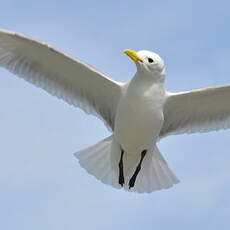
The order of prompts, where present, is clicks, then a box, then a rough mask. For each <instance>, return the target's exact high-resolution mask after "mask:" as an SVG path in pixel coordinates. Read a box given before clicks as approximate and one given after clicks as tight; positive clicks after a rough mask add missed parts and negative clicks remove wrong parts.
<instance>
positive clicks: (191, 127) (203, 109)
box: [160, 85, 230, 137]
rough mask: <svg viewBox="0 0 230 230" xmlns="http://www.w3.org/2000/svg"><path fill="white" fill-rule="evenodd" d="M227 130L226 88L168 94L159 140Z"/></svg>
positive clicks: (229, 88) (229, 103) (229, 105)
mask: <svg viewBox="0 0 230 230" xmlns="http://www.w3.org/2000/svg"><path fill="white" fill-rule="evenodd" d="M227 128H230V85H223V86H217V87H209V88H204V89H197V90H191V91H186V92H180V93H168V97H167V99H166V102H165V106H164V124H163V127H162V130H161V133H160V137H164V136H167V135H170V134H181V133H194V132H209V131H212V130H219V129H227Z"/></svg>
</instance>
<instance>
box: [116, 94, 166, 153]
mask: <svg viewBox="0 0 230 230" xmlns="http://www.w3.org/2000/svg"><path fill="white" fill-rule="evenodd" d="M132 102H134V103H132ZM162 123H163V112H162V109H161V108H160V107H159V105H158V104H155V102H154V101H153V100H151V99H150V100H149V99H146V98H144V97H137V98H135V100H134V98H132V99H131V100H130V98H125V99H124V100H122V102H121V103H120V105H119V108H118V113H117V116H116V120H115V130H114V135H115V138H116V140H117V142H118V143H119V144H120V146H121V148H122V149H124V150H125V151H126V152H127V153H130V154H140V152H142V151H143V150H145V149H149V148H151V147H152V146H153V143H154V142H156V140H157V138H158V135H159V132H160V129H161V126H162Z"/></svg>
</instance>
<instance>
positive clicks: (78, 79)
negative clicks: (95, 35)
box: [0, 30, 121, 129]
mask: <svg viewBox="0 0 230 230" xmlns="http://www.w3.org/2000/svg"><path fill="white" fill-rule="evenodd" d="M0 66H2V67H4V68H6V69H8V70H9V71H11V72H13V73H14V74H16V75H18V76H19V77H21V78H23V79H25V80H26V81H28V82H30V83H32V84H34V85H36V86H37V87H40V88H42V89H44V90H45V91H47V92H48V93H50V94H51V95H54V96H56V97H58V98H60V99H62V100H64V101H66V102H67V103H69V104H70V105H73V106H76V107H80V108H81V109H83V110H84V111H85V112H86V113H90V114H93V115H96V116H97V117H99V118H100V119H102V120H103V121H104V122H105V124H106V125H107V126H108V127H110V128H111V129H113V127H114V124H113V123H114V116H115V113H116V106H117V103H118V101H119V98H120V91H121V84H120V83H118V82H115V81H113V80H111V79H110V78H108V77H107V76H105V75H104V74H102V73H100V72H98V71H96V70H95V69H93V68H92V67H91V66H89V65H87V64H84V63H83V62H81V61H80V60H77V59H74V58H72V57H70V56H68V55H66V54H64V53H62V52H60V51H58V50H57V49H55V48H53V47H52V46H50V45H48V44H46V43H42V42H38V41H36V40H33V39H30V38H28V37H25V36H23V35H20V34H17V33H14V32H10V31H5V30H0Z"/></svg>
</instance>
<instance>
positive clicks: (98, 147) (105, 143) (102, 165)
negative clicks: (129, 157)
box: [74, 136, 121, 188]
mask: <svg viewBox="0 0 230 230" xmlns="http://www.w3.org/2000/svg"><path fill="white" fill-rule="evenodd" d="M112 139H113V136H110V137H107V138H105V139H104V140H102V141H100V142H98V143H96V144H94V145H92V146H90V147H88V148H86V149H83V150H81V151H79V152H76V153H74V155H75V157H76V158H78V160H79V163H80V165H81V166H82V167H83V168H84V169H85V170H86V171H87V172H88V173H89V174H91V175H93V176H95V177H96V178H97V179H98V180H100V181H102V182H103V183H105V184H109V185H112V186H113V187H116V188H121V186H120V185H119V183H118V174H117V172H116V170H114V169H113V168H112V164H111V158H110V152H111V151H110V150H111V143H112Z"/></svg>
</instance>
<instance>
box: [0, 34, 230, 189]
mask: <svg viewBox="0 0 230 230" xmlns="http://www.w3.org/2000/svg"><path fill="white" fill-rule="evenodd" d="M125 53H126V54H127V55H128V56H129V57H130V58H131V59H132V60H133V61H134V62H135V63H136V66H137V72H136V74H135V75H134V77H133V78H132V79H131V80H130V81H128V82H126V83H119V82H116V81H113V80H111V79H110V78H108V77H107V76H105V75H104V74H102V73H100V72H98V71H96V70H95V69H93V68H92V67H90V66H88V65H86V64H84V63H83V62H81V61H79V60H78V59H74V58H72V57H70V56H68V55H66V54H64V53H62V52H60V51H58V50H57V49H55V48H53V47H52V46H50V45H48V44H46V43H42V42H38V41H36V40H33V39H30V38H28V37H25V36H23V35H20V34H17V33H14V32H10V31H5V30H0V66H2V67H4V68H6V69H8V70H9V71H11V72H13V73H14V74H16V75H18V76H19V77H21V78H23V79H25V80H26V81H29V82H31V83H32V84H34V85H36V86H38V87H41V88H43V89H44V90H45V91H47V92H48V93H50V94H52V95H54V96H56V97H58V98H60V99H63V100H65V101H66V102H67V103H69V104H70V105H74V106H77V107H80V108H81V109H83V110H84V111H85V112H87V113H90V114H93V115H96V116H97V117H99V118H100V119H101V120H102V121H104V123H105V124H106V125H107V127H109V128H110V130H111V132H112V135H111V136H110V137H107V138H106V139H104V140H102V141H100V142H99V143H97V144H95V145H93V146H91V147H88V148H87V149H84V150H82V151H79V152H77V153H75V156H76V157H77V158H78V159H79V162H80V164H81V166H82V167H83V168H85V169H86V170H87V171H88V172H89V173H90V174H92V175H94V176H95V177H96V178H97V179H99V180H101V181H102V182H104V183H106V184H109V185H112V186H114V187H116V188H124V189H126V190H128V191H136V192H139V193H143V192H153V191H155V190H160V189H166V188H169V187H171V186H172V185H173V184H176V183H178V182H179V180H178V179H177V177H176V176H175V175H174V173H173V172H172V171H171V170H170V169H169V167H168V165H167V163H166V161H165V160H164V158H163V156H162V155H161V153H160V151H159V150H158V148H157V146H156V143H157V141H158V140H159V139H161V138H162V137H165V136H168V135H171V134H180V133H192V132H208V131H211V130H218V129H226V128H229V127H230V106H229V104H230V103H229V99H230V85H224V86H218V87H210V88H203V89H197V90H192V91H185V92H179V93H170V92H167V91H165V89H164V80H165V65H164V62H163V60H162V59H161V57H160V56H159V55H157V54H156V53H152V52H150V51H145V50H142V51H139V52H136V51H133V50H125Z"/></svg>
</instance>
